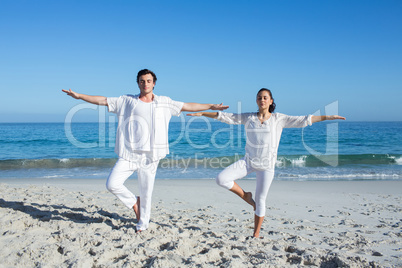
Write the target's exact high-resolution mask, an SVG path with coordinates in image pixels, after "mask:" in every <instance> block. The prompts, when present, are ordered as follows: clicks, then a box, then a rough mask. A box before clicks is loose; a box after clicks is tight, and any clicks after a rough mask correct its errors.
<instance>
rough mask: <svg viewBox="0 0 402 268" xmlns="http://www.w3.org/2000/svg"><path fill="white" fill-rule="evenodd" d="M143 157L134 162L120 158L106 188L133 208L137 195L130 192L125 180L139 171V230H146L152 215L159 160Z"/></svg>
mask: <svg viewBox="0 0 402 268" xmlns="http://www.w3.org/2000/svg"><path fill="white" fill-rule="evenodd" d="M144 160H145V159H144V158H142V159H141V160H139V161H136V162H132V161H127V160H125V159H123V158H119V160H117V162H116V164H115V165H114V167H113V169H112V171H111V172H110V174H109V177H108V179H107V181H106V188H107V189H108V190H109V191H110V192H111V193H113V194H114V195H115V196H116V197H117V198H119V199H120V200H121V201H122V202H123V204H124V205H126V207H128V208H129V209H133V206H134V205H135V203H137V197H136V196H135V195H134V194H133V193H132V192H130V191H129V190H128V189H127V187H126V186H124V182H125V181H126V180H127V179H128V178H129V177H130V176H131V175H132V174H133V173H134V172H135V171H137V173H138V188H139V197H141V200H140V214H141V216H140V219H139V220H138V219H137V220H138V223H137V230H146V229H147V228H148V226H149V220H150V217H151V199H152V191H153V189H154V182H155V175H156V169H157V167H158V163H159V161H155V162H152V163H147V161H144Z"/></svg>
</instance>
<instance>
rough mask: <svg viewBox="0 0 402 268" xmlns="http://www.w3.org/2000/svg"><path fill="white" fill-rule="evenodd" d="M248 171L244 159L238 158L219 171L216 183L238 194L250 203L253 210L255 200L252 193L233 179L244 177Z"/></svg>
mask: <svg viewBox="0 0 402 268" xmlns="http://www.w3.org/2000/svg"><path fill="white" fill-rule="evenodd" d="M249 172H250V171H249V169H248V168H247V164H246V161H245V160H244V159H240V160H239V161H237V162H235V163H233V164H232V165H230V166H228V167H227V168H225V169H224V170H223V171H222V172H221V173H219V175H218V176H217V177H216V183H217V184H218V185H219V186H221V187H223V188H225V189H228V190H230V191H231V192H233V193H235V194H236V195H238V196H239V197H240V198H241V199H243V200H244V201H246V202H247V203H248V204H250V205H251V206H252V207H253V208H254V210H255V202H254V200H253V196H252V193H251V192H245V191H244V190H243V189H242V188H241V187H240V186H239V185H238V184H237V183H236V182H235V180H237V179H240V178H243V177H245V176H246V175H247V174H248V173H249Z"/></svg>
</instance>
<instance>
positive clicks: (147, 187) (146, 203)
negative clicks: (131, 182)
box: [137, 161, 159, 231]
mask: <svg viewBox="0 0 402 268" xmlns="http://www.w3.org/2000/svg"><path fill="white" fill-rule="evenodd" d="M158 163H159V161H155V162H152V163H150V164H147V165H144V166H141V167H139V169H138V185H139V190H140V196H141V204H140V212H141V213H140V214H141V216H140V220H139V222H138V224H137V231H144V230H146V229H148V226H149V220H150V218H151V207H152V192H153V190H154V182H155V175H156V169H157V167H158Z"/></svg>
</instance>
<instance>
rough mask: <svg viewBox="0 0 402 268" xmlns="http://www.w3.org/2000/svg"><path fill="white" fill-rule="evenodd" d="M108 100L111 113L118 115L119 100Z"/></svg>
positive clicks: (110, 98) (113, 98)
mask: <svg viewBox="0 0 402 268" xmlns="http://www.w3.org/2000/svg"><path fill="white" fill-rule="evenodd" d="M106 100H107V107H108V110H109V112H110V113H117V107H118V105H117V103H118V100H119V98H116V97H108V98H106Z"/></svg>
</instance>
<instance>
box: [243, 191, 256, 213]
mask: <svg viewBox="0 0 402 268" xmlns="http://www.w3.org/2000/svg"><path fill="white" fill-rule="evenodd" d="M243 200H244V201H246V202H247V203H249V204H250V205H251V206H252V207H253V208H254V210H255V202H254V200H253V194H252V193H251V192H245V193H244V197H243Z"/></svg>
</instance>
